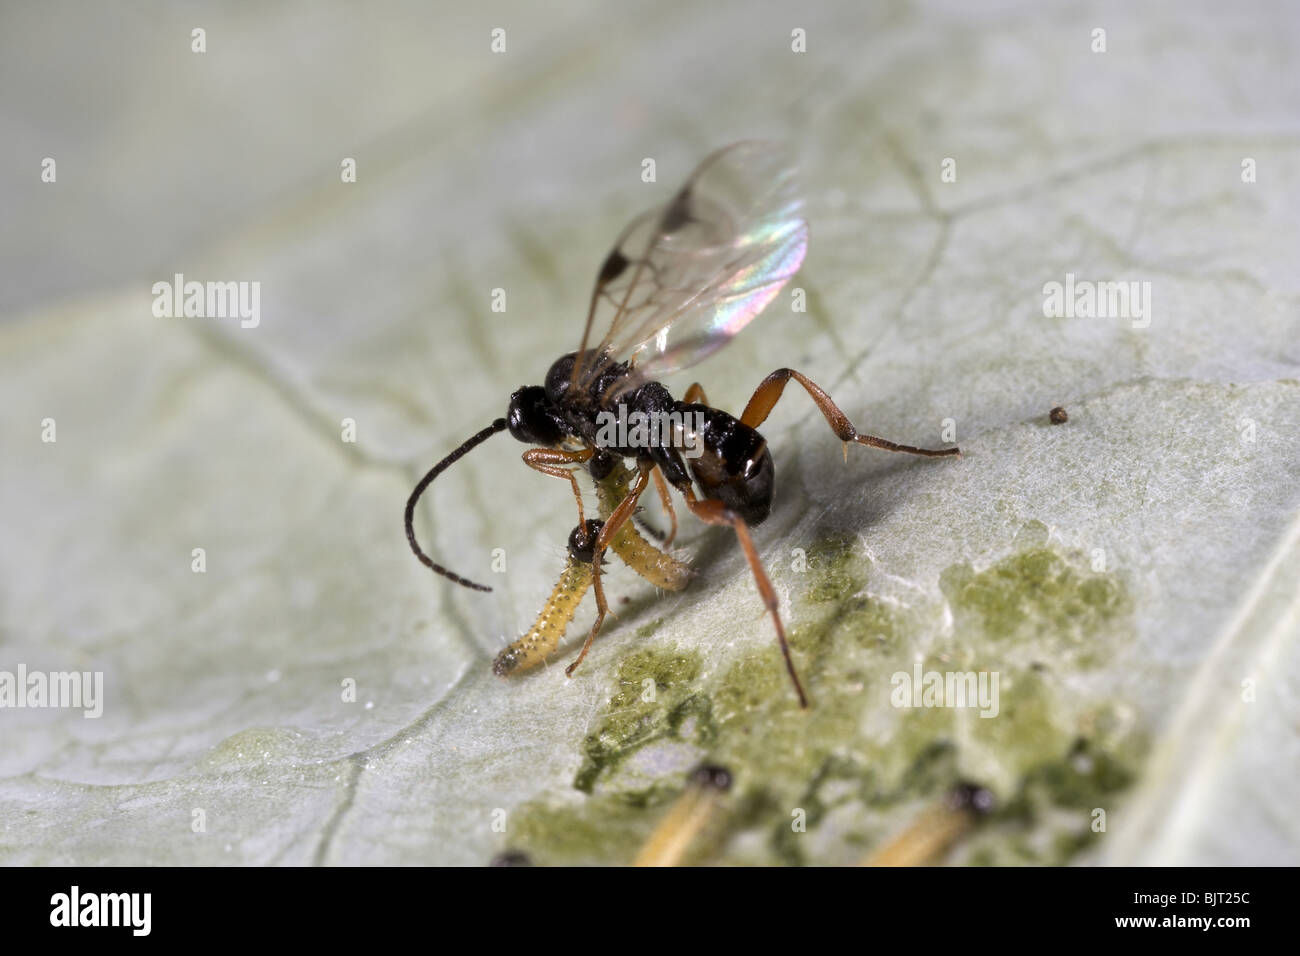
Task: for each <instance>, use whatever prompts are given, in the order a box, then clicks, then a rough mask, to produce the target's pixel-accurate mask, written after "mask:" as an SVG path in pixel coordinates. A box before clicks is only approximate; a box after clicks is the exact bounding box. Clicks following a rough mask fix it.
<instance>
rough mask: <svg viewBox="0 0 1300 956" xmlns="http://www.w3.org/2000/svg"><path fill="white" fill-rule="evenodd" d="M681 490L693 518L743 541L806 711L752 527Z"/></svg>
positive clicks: (716, 504)
mask: <svg viewBox="0 0 1300 956" xmlns="http://www.w3.org/2000/svg"><path fill="white" fill-rule="evenodd" d="M681 490H682V494H684V495H685V496H686V507H687V508H689V509H690V511H691V514H693V515H695V516H696V517H697V518H699V519H700V520H701V521H703V522H705V523H707V524H716V525H730V526H731V527H732V528H733V529H734V530H735V532H736V538H737V539H738V540H739V541H740V547H741V550H743V551H744V552H745V560H746V561H748V562H749V570H750V571H751V572H752V573H753V575H754V582H755V583H756V584H757V585H758V593H759V596H761V597H762V599H763V604H764V606H766V608H767V610H768V612H769V613H770V614H771V615H772V623H773V624H775V625H776V639H777V642H778V643H780V645H781V653H782V655H784V657H785V669H786V670H787V671H788V672H789V673H790V680H791V681H793V682H794V689H795V693H797V694H798V695H799V706H800V707H803V708H807V706H808V698H807V696H806V695H805V694H804V692H803V684H801V683H800V682H799V675H798V673H796V671H795V669H794V661H793V660H792V659H791V657H790V645H789V644H788V643H786V639H785V627H784V626H783V625H782V624H781V612H780V608H779V605H778V602H777V600H776V590H775V589H774V588H773V587H772V582H771V581H770V580H769V579H768V576H767V572H766V571H764V570H763V562H762V561H761V560H759V557H758V550H757V549H756V548H755V547H754V540H753V539H752V538H751V537H750V536H749V526H748V525H747V524H745V519H744V518H742V517H740V515H738V514H736V513H735V512H734V511H732V510H730V509H729V508H727V506H726V505H724V504H723V503H722V502H721V501H715V500H713V499H711V498H706V499H704V500H702V501H701V500H700V499H698V498H696V497H695V492H694V491H693V490H692V489H691V487H690V486H689V485H686V486H685V487H683V488H682V489H681Z"/></svg>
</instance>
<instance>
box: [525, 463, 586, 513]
mask: <svg viewBox="0 0 1300 956" xmlns="http://www.w3.org/2000/svg"><path fill="white" fill-rule="evenodd" d="M594 454H595V451H593V450H592V449H590V448H583V449H581V450H580V451H563V450H561V449H557V448H530V449H528V451H526V452H524V456H523V457H524V464H525V465H527V466H528V467H529V468H532V469H533V470H534V471H540V472H541V473H542V474H543V475H550V476H552V477H554V478H563V479H565V480H566V481H568V482H569V483H570V484H571V485H572V486H573V498H574V500H575V501H577V502H578V527H580V528H581V527H582V526H583V525H584V524H586V523H587V518H586V515H584V514H583V512H582V490H581V489H580V488H579V487H578V478H577V476H576V475H575V474H574V473H573V469H572V468H567V467H565V466H566V465H580V464H582V463H583V462H584V461H590V460H591V457H592V455H594Z"/></svg>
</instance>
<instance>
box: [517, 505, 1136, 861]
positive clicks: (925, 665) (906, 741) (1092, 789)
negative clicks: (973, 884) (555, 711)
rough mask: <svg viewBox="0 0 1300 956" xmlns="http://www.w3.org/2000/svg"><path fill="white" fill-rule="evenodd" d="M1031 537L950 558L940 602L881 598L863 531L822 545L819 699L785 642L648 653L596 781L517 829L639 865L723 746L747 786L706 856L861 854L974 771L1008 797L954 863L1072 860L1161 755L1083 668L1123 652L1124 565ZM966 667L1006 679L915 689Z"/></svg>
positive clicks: (801, 614)
mask: <svg viewBox="0 0 1300 956" xmlns="http://www.w3.org/2000/svg"><path fill="white" fill-rule="evenodd" d="M1015 544H1016V546H1017V548H1018V550H1016V551H1015V552H1014V553H1012V554H1011V555H1009V556H1008V557H1005V558H1003V559H1002V560H1000V561H997V562H995V563H993V564H992V565H990V566H989V567H987V568H986V569H984V570H982V571H976V570H975V569H974V568H973V567H971V566H970V565H967V564H961V565H955V566H953V567H950V568H948V569H946V570H945V571H944V572H943V574H942V575H941V579H940V591H941V593H942V599H936V600H933V601H921V602H919V603H917V604H915V605H912V606H904V605H900V604H897V603H894V602H886V601H883V600H881V599H879V598H877V597H874V596H872V595H871V594H870V592H869V587H868V585H869V582H870V577H871V565H870V562H869V561H868V560H867V559H866V558H865V557H864V556H863V555H862V554H861V553H860V551H859V550H858V549H857V547H856V545H855V544H854V543H853V542H852V541H845V540H832V541H827V542H824V543H823V544H822V545H820V546H819V547H817V548H815V549H810V551H809V553H808V555H807V570H806V572H805V573H804V574H803V575H801V576H800V577H799V578H797V579H796V581H798V582H799V583H798V584H796V585H794V593H793V595H792V599H793V613H792V618H793V621H792V622H791V626H790V628H789V640H790V645H791V648H792V650H793V653H794V656H795V662H796V665H797V666H798V668H799V671H800V674H801V676H802V678H803V680H804V682H805V685H806V687H807V689H808V692H809V697H810V702H811V707H810V708H809V709H808V710H807V711H803V710H800V708H799V707H798V704H797V701H796V700H795V696H794V694H793V692H792V690H791V687H790V682H789V677H788V675H787V674H786V672H785V667H784V665H783V662H782V659H781V655H780V653H779V651H777V649H776V648H775V647H770V648H758V649H754V650H751V651H747V652H742V653H740V654H738V655H737V656H736V657H735V658H734V659H732V660H729V661H724V662H723V665H722V666H721V667H720V668H716V669H714V670H713V671H712V672H710V671H709V670H708V669H706V668H705V667H704V666H703V663H702V660H701V657H700V655H699V654H697V653H696V652H693V651H684V650H682V649H680V648H655V647H653V646H651V647H643V648H641V649H639V650H637V651H635V652H633V653H631V654H629V655H628V656H627V657H625V658H624V659H623V660H622V661H621V662H620V664H619V666H618V671H617V679H616V685H615V687H614V688H613V692H612V695H611V697H610V701H609V704H608V705H607V706H606V707H605V708H604V710H603V711H602V712H601V714H600V715H599V717H598V718H597V720H596V721H595V723H594V725H593V728H592V730H591V731H590V732H589V733H588V734H587V736H586V737H585V739H584V740H583V742H582V752H583V762H582V765H581V768H580V769H579V771H578V773H577V775H576V777H575V779H574V787H575V788H576V790H578V791H580V793H581V794H583V795H585V796H581V797H578V798H577V799H574V798H575V797H577V795H575V794H573V793H572V792H570V793H569V794H568V795H567V796H566V797H565V798H564V799H561V800H558V801H556V800H554V799H553V800H551V801H550V802H547V801H546V799H545V798H543V799H542V800H540V801H535V802H533V803H529V804H525V805H524V806H523V807H521V808H519V809H518V810H517V811H516V813H515V814H514V815H512V820H513V821H515V822H512V825H511V832H512V834H514V836H513V837H512V840H514V841H515V842H517V843H519V844H520V845H522V846H524V848H526V849H528V850H529V852H532V853H535V854H536V855H537V857H538V861H539V862H549V861H554V862H592V863H619V862H627V861H628V860H630V859H631V858H632V857H633V856H635V853H636V850H637V847H638V846H639V842H640V841H642V840H644V839H645V837H646V836H648V835H649V833H650V832H651V831H652V830H653V827H654V823H655V822H656V821H657V820H658V819H659V818H660V817H661V816H662V814H663V812H664V810H665V809H666V806H667V805H668V803H670V802H671V800H672V799H674V798H675V797H676V795H677V794H679V793H681V791H682V790H683V789H684V788H685V785H686V776H687V771H688V770H689V767H690V766H691V765H693V763H698V762H700V761H703V760H707V761H708V762H710V763H717V764H721V765H722V766H725V767H727V768H728V769H729V770H730V771H731V773H732V776H733V786H732V791H731V793H730V794H729V796H728V799H727V809H726V811H725V813H724V818H725V819H724V820H723V821H722V822H720V823H719V824H718V826H719V827H720V828H721V835H718V836H716V837H715V838H713V839H711V840H710V841H709V842H708V844H707V846H701V847H696V848H695V849H694V850H693V856H692V860H693V861H695V862H728V863H753V864H771V863H781V864H788V865H800V864H806V863H819V864H844V863H854V862H858V861H860V860H861V859H862V858H863V857H864V856H866V855H867V854H868V853H869V852H870V851H871V850H872V849H874V848H877V847H878V846H879V845H881V843H882V841H884V840H887V839H889V838H890V837H891V836H892V835H893V834H894V833H896V832H898V831H899V830H901V829H902V828H903V827H904V826H906V825H907V823H908V822H909V821H910V820H911V819H913V818H914V817H915V815H916V814H917V813H919V812H920V811H922V810H923V809H924V808H925V807H927V806H930V805H932V804H933V802H934V801H936V800H939V799H942V798H943V796H944V795H945V794H946V793H948V792H949V791H950V790H951V789H952V788H953V787H954V786H956V785H957V784H959V783H961V782H965V781H969V782H974V783H977V784H979V785H981V786H983V787H986V788H988V789H989V790H990V792H992V793H993V795H994V797H995V800H996V803H995V808H994V810H993V811H992V812H991V813H990V814H988V815H987V816H986V818H985V819H984V820H983V821H982V823H981V825H980V826H979V827H978V828H977V830H976V831H975V832H974V833H973V834H972V836H971V837H969V838H968V839H967V840H966V841H965V842H964V843H963V844H962V846H960V847H959V848H958V849H957V850H955V851H954V852H953V854H952V856H951V858H952V859H953V860H954V861H956V862H966V863H973V864H981V863H984V864H988V863H1001V862H1035V863H1049V864H1051V863H1065V862H1069V861H1070V860H1071V859H1073V858H1074V857H1076V856H1077V855H1078V854H1079V853H1081V852H1084V851H1086V850H1088V849H1089V848H1090V847H1091V846H1093V845H1094V844H1095V843H1096V841H1097V839H1098V835H1099V834H1100V833H1103V832H1104V830H1098V829H1097V823H1096V821H1097V819H1098V811H1099V810H1100V811H1106V812H1108V810H1109V808H1111V807H1113V805H1114V803H1115V801H1116V800H1117V799H1118V798H1119V797H1120V796H1121V795H1122V794H1123V792H1124V791H1125V790H1126V789H1128V788H1129V787H1130V786H1131V785H1132V783H1133V782H1134V781H1135V780H1136V779H1137V776H1138V773H1139V769H1140V767H1141V765H1142V760H1143V759H1144V757H1145V754H1146V751H1147V739H1146V737H1145V734H1144V733H1143V732H1142V731H1141V730H1140V729H1139V728H1138V727H1137V725H1136V721H1135V720H1134V718H1133V711H1132V708H1130V707H1128V706H1127V705H1126V704H1125V703H1124V702H1123V701H1116V700H1111V699H1107V698H1105V697H1104V696H1102V697H1098V696H1095V695H1094V696H1089V695H1088V694H1085V693H1080V692H1079V689H1078V688H1077V687H1075V686H1073V684H1072V683H1071V681H1072V678H1074V677H1076V676H1078V675H1084V676H1086V675H1087V674H1088V673H1089V672H1091V671H1095V670H1097V668H1098V667H1099V665H1100V664H1102V663H1104V662H1107V661H1110V660H1112V658H1113V657H1114V655H1116V654H1120V653H1121V652H1122V649H1123V648H1122V646H1121V645H1123V643H1124V642H1125V641H1127V639H1128V638H1129V637H1130V636H1131V628H1132V625H1131V602H1130V599H1129V597H1128V592H1127V590H1126V589H1125V587H1124V585H1123V582H1122V580H1121V579H1120V578H1119V577H1118V576H1116V575H1113V574H1107V573H1105V572H1103V571H1094V570H1093V569H1092V564H1091V561H1090V560H1085V556H1084V555H1082V554H1079V553H1073V552H1065V551H1062V550H1060V549H1058V548H1056V547H1054V546H1053V545H1052V544H1051V543H1050V542H1049V540H1048V534H1047V529H1046V528H1045V527H1044V526H1043V525H1041V524H1039V523H1037V522H1030V523H1029V524H1028V525H1026V526H1025V528H1024V529H1022V532H1021V534H1020V535H1018V536H1017V538H1016V542H1015ZM659 623H660V622H655V624H653V625H650V626H649V627H648V628H646V629H644V630H645V631H647V632H648V633H647V634H646V635H644V636H646V637H650V638H652V636H653V634H652V632H653V631H655V630H656V629H657V627H658V624H659ZM1045 662H1046V663H1045ZM954 672H958V676H961V675H965V674H970V675H974V676H973V677H972V683H970V684H969V686H970V687H971V688H974V687H976V686H983V687H984V689H985V690H986V691H988V690H992V691H994V692H995V696H994V697H993V699H984V700H983V701H981V700H979V699H978V698H977V699H972V700H966V701H964V702H961V701H959V702H954V701H953V700H952V699H948V698H944V697H942V695H940V698H939V699H938V700H937V702H927V700H926V699H925V698H924V696H923V695H920V694H913V693H912V692H913V690H914V689H915V688H916V687H919V686H920V685H919V684H918V680H920V679H921V678H922V677H926V678H927V679H928V675H932V674H933V675H938V677H939V678H940V679H941V678H943V677H945V676H947V675H952V674H953V673H954ZM980 675H983V678H982V679H983V680H984V682H985V683H984V685H979V684H978V679H979V678H980ZM994 675H996V677H995V676H994ZM1099 683H1101V684H1103V685H1104V681H1103V682H1099ZM950 684H951V678H950ZM1067 685H1068V686H1067ZM1089 686H1091V685H1089ZM648 688H653V693H650V694H647V689H648ZM972 694H974V691H972ZM981 713H984V714H985V715H986V716H980V715H981ZM1103 816H1104V814H1103Z"/></svg>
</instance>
